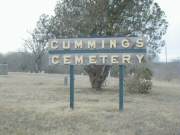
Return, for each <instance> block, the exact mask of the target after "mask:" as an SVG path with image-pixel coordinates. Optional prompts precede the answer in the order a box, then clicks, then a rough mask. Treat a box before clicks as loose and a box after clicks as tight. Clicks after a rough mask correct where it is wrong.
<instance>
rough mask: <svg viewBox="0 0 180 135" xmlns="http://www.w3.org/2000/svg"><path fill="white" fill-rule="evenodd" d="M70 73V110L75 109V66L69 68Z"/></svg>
mask: <svg viewBox="0 0 180 135" xmlns="http://www.w3.org/2000/svg"><path fill="white" fill-rule="evenodd" d="M69 71H70V108H71V109H74V65H70V66H69Z"/></svg>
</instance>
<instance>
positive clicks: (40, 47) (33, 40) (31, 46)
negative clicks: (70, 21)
mask: <svg viewBox="0 0 180 135" xmlns="http://www.w3.org/2000/svg"><path fill="white" fill-rule="evenodd" d="M49 20H50V19H49V16H48V15H45V14H43V15H41V16H40V19H39V21H38V22H37V27H36V29H34V31H33V33H30V38H29V39H26V40H25V44H24V47H25V49H26V50H27V51H30V52H31V53H32V54H33V56H34V63H35V66H34V68H35V72H40V71H41V70H42V58H43V56H44V55H45V53H46V44H47V42H48V39H49V29H48V28H49Z"/></svg>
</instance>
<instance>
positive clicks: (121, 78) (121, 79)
mask: <svg viewBox="0 0 180 135" xmlns="http://www.w3.org/2000/svg"><path fill="white" fill-rule="evenodd" d="M124 73H125V66H124V65H119V111H123V110H124Z"/></svg>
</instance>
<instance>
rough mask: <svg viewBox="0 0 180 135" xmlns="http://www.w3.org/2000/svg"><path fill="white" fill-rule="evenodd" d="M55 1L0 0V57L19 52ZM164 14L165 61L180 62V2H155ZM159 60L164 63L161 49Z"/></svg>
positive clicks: (163, 0) (51, 8)
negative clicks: (176, 59) (165, 21)
mask: <svg viewBox="0 0 180 135" xmlns="http://www.w3.org/2000/svg"><path fill="white" fill-rule="evenodd" d="M56 1H57V0H0V18H1V21H0V40H1V41H0V53H7V52H12V51H17V50H21V49H22V48H23V47H22V46H23V39H25V38H26V37H27V36H28V34H27V31H29V32H31V31H32V30H33V28H34V27H35V25H36V22H37V20H38V18H39V16H40V15H41V14H43V13H46V14H49V15H52V14H53V12H54V11H53V9H54V7H55V5H56ZM156 1H157V2H158V3H159V5H160V7H161V8H162V9H163V10H164V11H165V13H166V15H167V20H168V22H169V28H168V31H167V34H166V35H165V39H166V44H167V49H168V60H170V59H174V58H177V57H179V58H180V46H179V44H180V15H179V14H180V7H179V5H180V1H179V0H156ZM160 59H161V60H162V61H164V60H165V53H164V48H163V49H162V52H161V54H160Z"/></svg>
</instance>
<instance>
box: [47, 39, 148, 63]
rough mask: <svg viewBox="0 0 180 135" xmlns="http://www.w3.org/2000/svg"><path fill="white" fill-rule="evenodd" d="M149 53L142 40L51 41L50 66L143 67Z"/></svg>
mask: <svg viewBox="0 0 180 135" xmlns="http://www.w3.org/2000/svg"><path fill="white" fill-rule="evenodd" d="M145 53H146V45H145V41H144V39H143V38H141V37H102V38H70V39H51V40H49V63H50V64H60V65H63V64H69V65H88V64H96V65H114V64H116V65H120V64H124V63H131V64H133V63H142V61H143V60H144V57H145V55H144V54H145Z"/></svg>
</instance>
